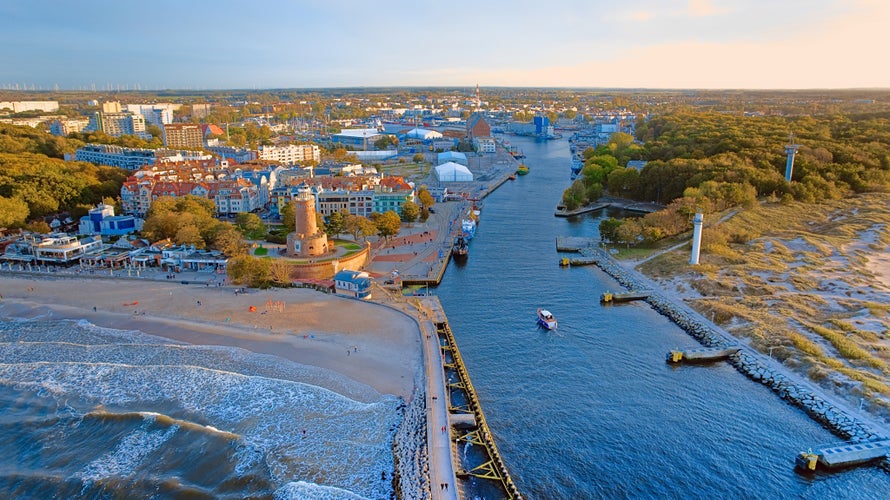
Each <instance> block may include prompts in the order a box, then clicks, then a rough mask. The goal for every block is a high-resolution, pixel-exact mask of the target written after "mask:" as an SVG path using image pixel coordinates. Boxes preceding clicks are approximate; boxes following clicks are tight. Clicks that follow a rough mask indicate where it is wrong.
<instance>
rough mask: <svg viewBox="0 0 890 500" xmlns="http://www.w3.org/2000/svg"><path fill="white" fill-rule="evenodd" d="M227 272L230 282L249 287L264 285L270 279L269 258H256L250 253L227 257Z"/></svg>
mask: <svg viewBox="0 0 890 500" xmlns="http://www.w3.org/2000/svg"><path fill="white" fill-rule="evenodd" d="M226 268H227V273H228V275H229V278H230V279H231V280H232V283H234V284H236V285H247V286H251V287H262V286H266V285H267V284H268V283H269V281H270V280H271V270H270V268H271V262H270V261H269V259H257V258H256V257H252V256H250V255H239V256H237V257H233V258H231V259H229V261H228V263H227V264H226Z"/></svg>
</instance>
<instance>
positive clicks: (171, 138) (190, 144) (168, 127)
mask: <svg viewBox="0 0 890 500" xmlns="http://www.w3.org/2000/svg"><path fill="white" fill-rule="evenodd" d="M164 145H165V146H167V147H168V148H195V149H201V148H202V147H203V146H204V132H203V130H202V129H201V125H199V124H197V123H168V124H165V125H164Z"/></svg>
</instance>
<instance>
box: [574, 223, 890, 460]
mask: <svg viewBox="0 0 890 500" xmlns="http://www.w3.org/2000/svg"><path fill="white" fill-rule="evenodd" d="M578 243H579V242H578V241H577V240H574V241H572V244H574V245H576V248H575V249H576V251H579V252H580V253H581V254H582V255H584V256H585V257H589V258H592V259H594V260H595V261H596V265H597V266H598V267H599V268H600V269H602V270H603V271H604V272H606V273H607V274H608V275H610V276H611V277H612V278H613V279H615V280H616V281H618V282H619V283H620V284H621V285H622V286H624V287H626V288H627V289H628V290H630V291H631V292H642V291H644V290H649V289H651V285H649V284H647V283H646V282H645V281H644V279H643V278H642V277H641V276H639V274H638V273H637V272H636V271H633V270H631V269H627V268H625V267H623V266H621V265H620V264H619V263H618V262H617V261H615V259H613V258H612V257H611V256H610V255H609V254H608V253H606V252H605V251H604V250H602V249H600V248H597V247H596V246H593V244H595V243H593V242H591V245H590V246H584V247H578V246H577V244H578ZM557 245H558V246H559V247H560V248H561V249H562V250H563V251H565V250H566V249H569V248H572V245H570V244H569V243H568V242H566V241H558V243H557ZM646 302H648V303H649V304H650V305H651V306H652V307H653V308H654V309H655V310H656V311H658V312H659V313H661V314H663V315H664V316H666V317H668V318H669V319H670V320H671V321H673V322H674V323H675V324H677V326H679V327H680V328H682V329H683V330H684V331H685V332H686V333H688V334H689V335H690V336H691V337H693V338H694V339H696V340H698V341H699V342H700V343H701V344H702V345H704V346H707V347H718V348H729V347H732V346H735V345H738V343H737V341H736V340H735V339H734V338H733V337H732V336H731V335H729V334H728V333H726V332H723V331H720V330H719V329H717V328H716V327H715V326H714V325H713V324H711V323H709V322H707V321H706V320H705V319H704V318H702V317H701V316H699V315H698V314H697V313H695V312H693V311H692V310H690V309H688V307H686V306H685V305H680V304H678V303H677V302H675V301H673V300H670V299H668V298H667V297H665V296H664V295H662V294H661V293H658V292H656V291H652V293H651V294H650V295H649V297H648V298H647V299H646ZM728 361H729V363H731V364H732V365H733V366H735V367H736V369H738V370H739V371H740V372H741V373H743V374H745V375H746V376H747V377H749V378H750V379H752V380H754V381H756V382H760V383H762V384H764V385H765V386H767V387H769V388H770V389H772V390H773V392H775V393H776V394H777V395H778V396H779V397H780V398H782V399H784V400H786V401H788V402H790V403H792V404H794V405H795V406H797V407H799V408H800V409H802V410H803V411H804V412H805V413H806V414H807V415H809V416H810V417H811V418H812V419H814V420H816V421H817V422H819V423H820V424H822V425H823V426H825V427H826V428H828V429H830V430H832V431H834V432H835V433H837V434H838V435H840V436H842V437H844V438H846V439H849V440H850V441H852V442H854V443H861V442H868V441H874V440H878V439H887V436H885V435H883V434H882V432H881V431H880V430H878V429H875V428H873V427H872V426H871V425H869V424H868V423H866V422H864V421H862V420H861V419H859V418H856V417H854V416H852V415H850V414H848V412H847V411H846V410H844V409H842V408H840V407H839V406H837V405H835V404H833V403H832V402H830V401H828V400H827V399H826V398H825V397H823V395H821V394H818V393H817V392H815V391H814V390H812V389H811V388H809V387H807V386H806V385H804V384H801V383H799V382H797V381H795V380H792V379H791V378H790V377H789V376H788V375H786V374H785V373H783V372H782V370H779V369H776V368H773V367H771V366H769V363H767V362H766V360H765V359H764V357H763V356H762V355H760V354H758V353H754V352H751V351H750V349H742V350H741V351H740V352H739V353H738V354H735V355H732V356H730V357H729V358H728Z"/></svg>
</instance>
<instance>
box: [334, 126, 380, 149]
mask: <svg viewBox="0 0 890 500" xmlns="http://www.w3.org/2000/svg"><path fill="white" fill-rule="evenodd" d="M381 137H383V134H381V133H380V132H378V131H377V129H376V128H356V129H344V130H342V131H341V132H340V133H339V134H334V135H333V136H331V142H333V143H334V144H342V145H343V146H349V147H352V148H356V149H362V150H366V149H369V148H370V147H373V146H374V142H376V141H377V140H379V139H380V138H381Z"/></svg>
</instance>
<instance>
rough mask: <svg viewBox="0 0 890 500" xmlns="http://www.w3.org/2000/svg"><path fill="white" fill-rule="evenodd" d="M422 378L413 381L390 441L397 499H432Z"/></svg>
mask: <svg viewBox="0 0 890 500" xmlns="http://www.w3.org/2000/svg"><path fill="white" fill-rule="evenodd" d="M422 382H423V381H418V382H417V383H415V385H414V386H415V387H417V389H415V391H414V395H413V398H412V399H411V402H410V403H408V405H407V406H406V407H405V410H404V411H405V414H404V416H403V418H402V422H401V424H400V425H399V428H398V430H396V435H395V439H394V440H393V447H392V448H393V449H392V451H393V456H394V457H395V466H396V471H395V477H394V478H393V489H394V490H395V495H396V498H401V499H411V500H428V499H429V498H431V491H432V490H431V489H430V474H429V468H430V467H429V455H428V453H427V445H426V443H427V440H426V432H427V422H426V392H425V391H424V389H423V387H424V384H423V383H422Z"/></svg>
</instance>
